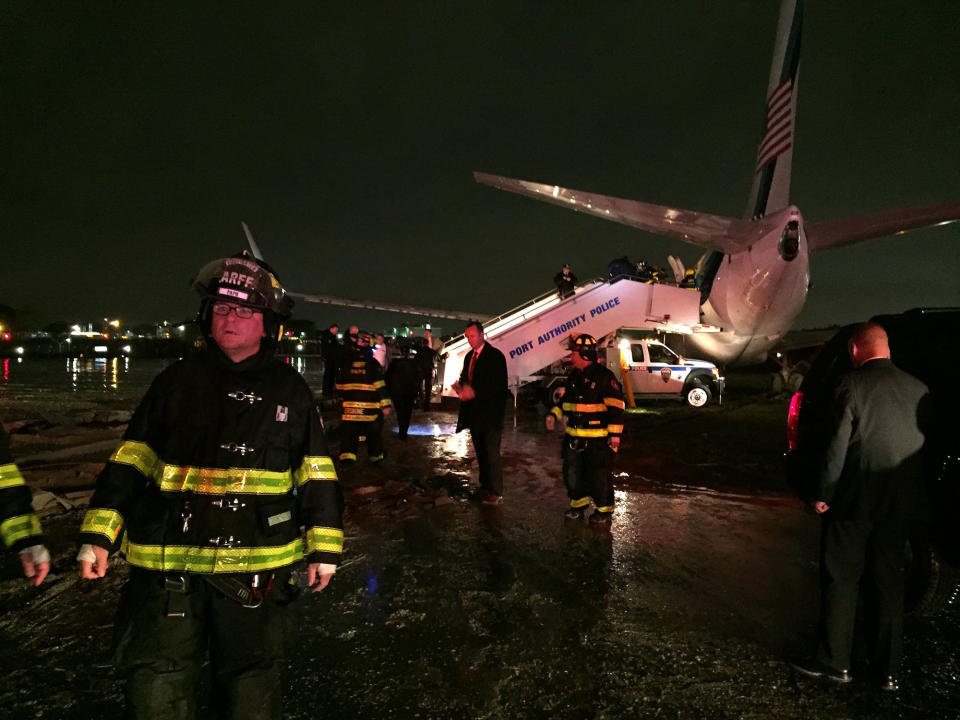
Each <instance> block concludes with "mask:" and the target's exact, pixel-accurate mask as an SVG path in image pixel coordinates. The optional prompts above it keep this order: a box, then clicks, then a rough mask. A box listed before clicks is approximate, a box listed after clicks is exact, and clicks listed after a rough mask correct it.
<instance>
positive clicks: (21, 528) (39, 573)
mask: <svg viewBox="0 0 960 720" xmlns="http://www.w3.org/2000/svg"><path fill="white" fill-rule="evenodd" d="M32 499H33V494H32V493H31V492H30V488H29V486H28V485H27V484H26V482H24V480H23V475H21V474H20V470H19V469H18V468H17V466H16V463H14V462H13V457H12V456H11V455H10V436H9V435H8V434H7V430H6V428H5V427H3V423H0V538H2V539H3V545H4V547H6V548H7V549H9V550H12V551H13V552H15V553H18V554H19V555H20V563H21V564H22V565H23V576H24V577H25V578H27V580H29V581H30V582H31V584H33V585H39V584H40V583H42V582H43V579H44V578H45V577H46V576H47V573H49V572H50V553H49V551H48V550H47V548H46V546H45V545H44V539H43V531H42V530H41V528H40V520H39V519H38V518H37V514H36V513H35V512H34V511H33V505H32Z"/></svg>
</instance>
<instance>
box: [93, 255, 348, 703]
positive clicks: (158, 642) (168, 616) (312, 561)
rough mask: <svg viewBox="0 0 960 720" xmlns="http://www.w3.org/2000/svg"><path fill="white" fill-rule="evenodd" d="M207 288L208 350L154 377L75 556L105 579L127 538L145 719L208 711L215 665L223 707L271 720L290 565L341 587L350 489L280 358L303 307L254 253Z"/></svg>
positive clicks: (130, 639)
mask: <svg viewBox="0 0 960 720" xmlns="http://www.w3.org/2000/svg"><path fill="white" fill-rule="evenodd" d="M194 287H195V288H196V289H197V290H198V291H199V292H200V294H201V296H202V298H203V300H202V304H201V310H200V317H199V319H200V323H201V325H202V327H203V330H204V335H205V336H206V339H207V347H206V349H205V350H204V351H203V352H201V353H199V354H196V355H193V356H190V357H187V358H185V359H183V360H180V361H179V362H176V363H174V364H173V365H171V366H170V367H168V368H167V369H166V370H164V371H163V372H162V373H160V375H158V376H157V378H156V379H155V380H154V382H153V384H152V385H151V386H150V389H149V390H148V391H147V394H146V396H145V397H144V399H143V400H142V401H141V403H140V405H139V406H138V408H137V410H136V412H135V413H134V415H133V418H132V419H131V421H130V424H129V426H128V427H127V430H126V432H125V433H124V436H123V441H122V442H121V443H120V446H119V447H118V448H117V450H116V451H115V452H114V453H113V455H112V456H111V458H110V461H109V462H108V463H107V464H106V467H105V468H104V470H103V472H102V473H101V474H100V476H99V477H98V478H97V487H96V491H95V492H94V494H93V497H92V498H91V500H90V507H89V509H88V510H87V513H86V515H85V517H84V520H83V524H82V526H81V529H80V542H81V543H82V545H81V548H80V552H79V554H78V555H77V560H78V561H79V563H80V574H81V577H83V578H87V579H91V580H96V579H99V578H102V577H103V576H104V575H105V574H106V572H107V568H108V562H107V558H108V554H109V552H110V550H111V549H113V548H115V547H116V546H117V545H118V543H119V542H120V540H121V539H122V545H121V547H120V550H121V551H122V552H123V553H124V555H125V556H126V559H127V563H128V564H129V565H130V566H131V571H130V578H129V580H128V581H127V584H126V585H125V586H124V589H123V592H122V595H121V600H120V606H119V608H118V611H117V620H116V623H115V626H114V627H115V634H116V657H115V662H114V665H115V666H116V667H117V668H118V669H120V670H121V671H122V672H123V673H124V674H125V675H126V680H127V682H126V696H127V701H128V703H129V706H130V707H129V711H130V716H131V717H136V718H155V719H166V718H170V719H171V720H172V719H173V718H177V720H181V719H186V720H189V719H191V718H195V717H196V716H197V712H198V704H199V701H198V691H199V688H200V687H201V680H200V676H201V673H202V672H209V673H210V674H211V676H212V686H211V687H212V691H211V693H210V712H209V715H208V716H209V717H229V718H235V719H239V718H245V719H249V720H253V719H256V720H268V719H270V720H272V719H273V718H277V717H280V715H281V694H282V691H283V688H284V687H285V686H286V685H287V684H288V682H289V678H288V677H287V676H286V675H285V673H287V672H288V669H287V667H286V661H285V656H286V653H287V652H288V650H289V648H290V646H291V645H292V643H293V642H295V639H296V625H297V614H296V603H295V602H294V600H295V599H296V597H297V595H298V592H299V591H298V588H297V583H296V582H295V581H294V579H293V577H294V576H293V574H292V569H293V566H294V565H295V564H297V563H300V562H303V561H306V580H307V583H308V584H309V586H310V587H311V588H312V590H313V591H314V592H318V591H320V590H322V589H323V588H325V587H326V586H327V584H328V583H329V582H330V580H331V578H332V577H333V573H334V572H335V571H336V566H337V563H338V562H339V558H340V555H341V552H342V547H343V521H342V513H343V495H342V493H341V490H340V483H339V481H338V479H337V474H336V471H335V470H334V466H333V460H332V459H331V458H330V456H329V453H328V452H327V448H326V443H325V441H324V434H323V423H322V420H321V418H320V413H319V411H318V409H317V407H316V404H315V403H314V400H313V393H312V392H311V390H310V388H309V387H308V386H307V384H306V382H305V381H304V379H303V377H302V376H301V375H300V374H299V373H298V372H297V371H296V370H294V369H293V368H292V367H291V366H290V365H287V364H285V363H283V362H282V361H280V360H279V359H278V358H276V357H275V351H276V344H277V341H276V338H277V337H278V334H279V331H280V329H281V325H280V322H281V320H282V319H284V318H286V317H288V316H289V314H290V309H291V307H292V304H293V303H292V301H291V300H290V298H289V296H287V294H286V293H285V292H284V290H283V288H282V287H281V286H280V284H279V282H278V280H277V279H276V276H275V274H274V273H273V272H272V271H271V270H270V269H269V268H268V267H267V266H265V265H264V264H261V263H260V262H259V261H255V260H254V259H253V258H252V257H250V256H249V255H248V254H247V253H246V252H244V253H241V254H240V255H237V256H234V257H231V258H224V259H222V260H216V261H214V262H212V263H209V264H208V265H206V266H205V267H204V268H203V269H201V271H200V273H199V274H198V275H197V277H196V279H195V280H194ZM121 533H122V535H121ZM208 658H209V663H207V659H208Z"/></svg>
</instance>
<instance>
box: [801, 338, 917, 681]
mask: <svg viewBox="0 0 960 720" xmlns="http://www.w3.org/2000/svg"><path fill="white" fill-rule="evenodd" d="M848 348H849V352H850V359H851V361H852V362H853V367H854V370H853V371H852V372H850V373H849V374H847V375H846V376H844V377H843V378H842V379H841V381H840V383H839V385H838V387H837V390H836V392H835V395H834V403H833V406H832V417H831V423H832V424H831V431H832V432H831V434H830V438H831V439H830V441H829V443H828V445H827V448H826V452H825V454H824V458H823V461H822V464H821V468H820V471H819V492H818V494H817V497H818V498H819V499H818V500H817V501H816V502H814V503H813V508H814V510H815V511H816V512H817V514H818V515H820V516H821V517H822V518H823V521H824V522H823V532H822V537H821V549H820V553H821V556H820V570H821V597H820V624H819V629H818V638H817V640H818V642H817V654H816V658H815V659H812V660H810V661H807V662H798V663H795V664H794V666H795V667H796V668H797V669H798V670H800V671H802V672H804V673H806V674H808V675H815V676H821V675H822V676H825V677H827V678H829V679H831V680H835V681H837V682H849V680H850V671H849V669H850V655H851V650H852V645H853V628H854V616H855V614H856V610H857V598H858V594H859V587H860V579H861V576H862V575H863V574H864V571H866V574H867V577H868V578H869V579H870V581H871V586H872V587H871V589H872V590H873V591H874V596H875V597H874V598H871V599H872V600H873V602H872V603H871V604H872V608H871V609H872V611H873V612H872V617H871V618H870V620H871V621H872V622H870V623H869V627H870V628H871V631H872V632H871V634H872V637H871V641H872V648H871V651H872V655H871V657H870V665H871V670H872V672H873V673H874V674H875V675H876V676H877V679H878V680H879V681H880V686H881V687H882V688H883V689H885V690H896V689H897V688H898V672H899V666H900V660H901V658H902V655H903V592H904V587H903V563H904V547H905V545H906V540H907V533H908V529H909V525H910V523H911V521H912V520H914V519H916V518H917V517H918V515H919V510H920V506H921V499H922V495H923V450H924V443H925V435H926V432H927V429H928V425H929V413H930V409H929V404H930V396H929V391H928V389H927V386H926V385H924V384H923V383H922V382H920V381H919V380H918V379H917V378H915V377H913V376H912V375H909V374H907V373H905V372H903V371H902V370H900V369H898V368H897V367H896V366H894V364H893V363H892V362H891V361H890V348H889V345H888V342H887V334H886V332H885V331H884V329H883V328H882V327H880V326H879V325H877V324H876V323H864V324H863V325H860V326H859V327H857V328H856V329H855V330H854V333H853V336H852V337H851V339H850V343H849V346H848Z"/></svg>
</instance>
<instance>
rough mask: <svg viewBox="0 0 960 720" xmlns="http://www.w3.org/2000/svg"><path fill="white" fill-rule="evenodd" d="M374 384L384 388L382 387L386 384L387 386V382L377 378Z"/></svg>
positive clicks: (376, 386)
mask: <svg viewBox="0 0 960 720" xmlns="http://www.w3.org/2000/svg"><path fill="white" fill-rule="evenodd" d="M373 386H374V387H375V388H382V387H386V386H387V383H386V382H384V381H383V380H377V381H376V382H375V383H374V384H373Z"/></svg>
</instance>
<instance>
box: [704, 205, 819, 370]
mask: <svg viewBox="0 0 960 720" xmlns="http://www.w3.org/2000/svg"><path fill="white" fill-rule="evenodd" d="M755 222H757V223H760V224H762V226H763V235H762V236H761V238H760V239H759V240H758V241H757V242H755V243H754V244H753V245H751V246H750V247H749V248H747V249H746V250H744V251H742V252H739V253H733V254H727V255H724V256H723V259H722V261H721V262H720V265H719V267H718V268H717V270H716V273H715V275H714V276H713V278H712V285H711V287H710V292H709V296H708V297H707V299H706V300H705V302H703V303H702V305H701V308H700V310H701V315H702V321H703V322H704V323H705V324H708V325H713V326H716V327H719V328H721V332H719V333H694V334H693V335H692V336H691V337H690V338H688V343H689V344H690V345H692V346H693V347H694V348H696V350H697V352H699V353H700V355H703V356H706V357H709V358H711V359H713V360H715V361H716V362H718V363H721V364H724V365H729V364H749V363H754V362H762V361H763V360H764V359H765V358H766V355H767V352H768V351H769V350H770V348H771V347H773V345H774V344H776V342H777V341H779V340H780V339H781V337H782V336H783V335H784V334H785V333H786V332H787V331H788V330H789V329H790V327H791V326H792V325H793V322H794V320H796V318H797V316H798V315H799V314H800V311H801V310H802V309H803V305H804V302H805V301H806V297H807V289H808V288H809V286H810V263H809V256H808V252H807V250H808V248H807V239H806V235H805V233H804V230H803V218H802V216H801V215H800V211H799V210H798V209H797V208H796V207H794V206H790V207H787V208H784V209H783V210H780V211H778V212H775V213H772V214H770V215H768V216H766V217H764V218H760V219H757V220H755ZM706 257H707V256H704V259H702V260H701V265H703V263H704V260H705V259H706Z"/></svg>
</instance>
